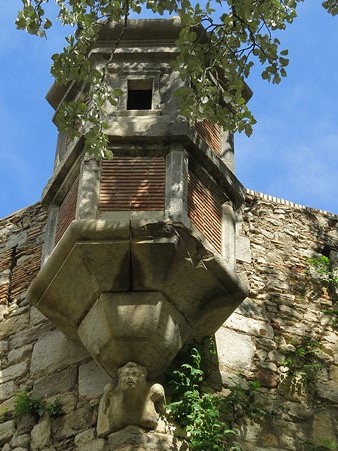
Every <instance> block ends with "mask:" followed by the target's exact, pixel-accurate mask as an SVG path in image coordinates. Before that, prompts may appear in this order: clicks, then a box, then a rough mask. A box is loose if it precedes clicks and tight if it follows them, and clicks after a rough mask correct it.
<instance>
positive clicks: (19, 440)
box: [11, 434, 31, 448]
mask: <svg viewBox="0 0 338 451" xmlns="http://www.w3.org/2000/svg"><path fill="white" fill-rule="evenodd" d="M30 441H31V437H30V434H21V435H14V437H13V438H12V440H11V445H12V447H14V448H15V447H20V446H21V447H23V448H25V447H28V446H29V443H30Z"/></svg>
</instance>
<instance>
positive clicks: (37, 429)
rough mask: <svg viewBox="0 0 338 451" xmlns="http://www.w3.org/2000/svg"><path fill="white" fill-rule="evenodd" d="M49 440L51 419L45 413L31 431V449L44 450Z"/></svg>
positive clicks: (33, 450)
mask: <svg viewBox="0 0 338 451" xmlns="http://www.w3.org/2000/svg"><path fill="white" fill-rule="evenodd" d="M50 441H51V420H50V417H49V415H45V416H44V417H43V418H42V419H41V420H40V422H39V423H38V424H36V425H35V426H34V427H33V429H32V432H31V450H32V451H37V450H44V449H45V448H46V446H47V445H48V444H49V443H50Z"/></svg>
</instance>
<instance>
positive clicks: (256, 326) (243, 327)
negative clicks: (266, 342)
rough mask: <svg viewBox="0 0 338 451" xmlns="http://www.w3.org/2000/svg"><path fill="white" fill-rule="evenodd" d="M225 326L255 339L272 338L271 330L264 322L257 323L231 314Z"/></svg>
mask: <svg viewBox="0 0 338 451" xmlns="http://www.w3.org/2000/svg"><path fill="white" fill-rule="evenodd" d="M225 324H226V326H227V327H229V328H230V329H234V330H236V331H239V332H244V333H246V334H249V335H255V336H257V337H264V338H273V336H274V331H273V328H272V327H271V326H270V325H269V324H266V323H265V322H264V321H258V320H255V319H252V318H246V317H245V316H242V315H239V314H238V313H236V312H235V313H233V314H232V315H231V316H230V318H229V319H228V320H227V321H226V323H225Z"/></svg>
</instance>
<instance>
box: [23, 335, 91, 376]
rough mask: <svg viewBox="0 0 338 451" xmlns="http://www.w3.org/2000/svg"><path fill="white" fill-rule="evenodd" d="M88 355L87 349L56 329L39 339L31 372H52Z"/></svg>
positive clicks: (33, 356)
mask: <svg viewBox="0 0 338 451" xmlns="http://www.w3.org/2000/svg"><path fill="white" fill-rule="evenodd" d="M87 356H88V354H87V352H86V350H85V349H84V348H83V347H82V346H80V345H76V344H75V343H73V342H71V341H70V340H69V339H67V338H66V337H65V336H64V335H63V334H62V333H61V332H59V331H54V332H51V333H50V334H48V335H46V336H45V337H43V338H42V339H41V340H40V341H38V342H37V343H36V344H35V346H34V348H33V354H32V360H31V367H30V370H31V374H32V375H36V374H38V373H52V372H54V371H56V370H59V369H61V368H65V367H66V366H68V365H71V364H73V363H76V362H79V361H81V360H82V359H84V358H86V357H87Z"/></svg>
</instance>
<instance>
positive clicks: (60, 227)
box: [55, 177, 79, 244]
mask: <svg viewBox="0 0 338 451" xmlns="http://www.w3.org/2000/svg"><path fill="white" fill-rule="evenodd" d="M78 191H79V177H78V178H77V179H76V180H75V181H74V183H73V185H72V186H71V188H70V189H69V191H68V193H67V194H66V195H65V197H64V199H63V201H62V202H61V204H60V208H59V217H58V224H57V228H56V234H55V244H56V243H58V241H59V240H60V238H61V237H62V235H63V234H64V233H65V231H66V230H67V228H68V226H69V225H70V223H71V222H72V221H73V220H74V219H75V215H76V206H77V195H78Z"/></svg>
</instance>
